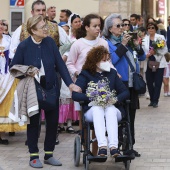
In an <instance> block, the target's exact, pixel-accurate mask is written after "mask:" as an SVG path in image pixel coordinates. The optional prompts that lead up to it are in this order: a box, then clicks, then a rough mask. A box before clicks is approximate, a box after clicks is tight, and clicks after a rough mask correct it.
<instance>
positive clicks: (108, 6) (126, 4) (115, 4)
mask: <svg viewBox="0 0 170 170" xmlns="http://www.w3.org/2000/svg"><path fill="white" fill-rule="evenodd" d="M111 13H119V14H121V15H122V18H129V17H130V15H131V14H132V13H136V14H141V0H99V14H100V15H101V16H103V17H105V16H107V15H109V14H111Z"/></svg>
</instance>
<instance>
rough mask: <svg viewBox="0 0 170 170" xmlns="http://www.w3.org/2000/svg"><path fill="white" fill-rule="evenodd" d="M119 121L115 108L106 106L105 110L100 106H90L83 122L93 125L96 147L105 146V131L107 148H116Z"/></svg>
mask: <svg viewBox="0 0 170 170" xmlns="http://www.w3.org/2000/svg"><path fill="white" fill-rule="evenodd" d="M121 119H122V116H121V112H120V111H119V110H118V109H117V108H116V107H115V106H108V107H107V108H106V109H104V108H103V107H101V106H92V107H91V108H90V109H89V110H88V111H87V112H86V113H85V120H86V121H88V122H93V124H94V130H95V134H96V138H97V141H98V147H101V146H107V139H106V136H105V132H106V129H107V133H108V144H109V145H108V146H109V148H111V147H116V148H117V147H118V121H120V120H121ZM105 120H106V121H105ZM105 122H106V126H105ZM105 127H106V129H105Z"/></svg>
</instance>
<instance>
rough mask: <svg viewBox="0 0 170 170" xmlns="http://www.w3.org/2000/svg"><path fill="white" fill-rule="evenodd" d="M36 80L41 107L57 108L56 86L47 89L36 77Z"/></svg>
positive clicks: (47, 109)
mask: <svg viewBox="0 0 170 170" xmlns="http://www.w3.org/2000/svg"><path fill="white" fill-rule="evenodd" d="M34 81H35V87H36V92H37V99H38V104H39V108H40V109H43V110H45V111H50V110H55V109H57V91H56V87H53V88H52V89H50V90H46V89H45V88H43V87H42V86H41V84H40V83H39V82H38V81H37V80H36V79H34Z"/></svg>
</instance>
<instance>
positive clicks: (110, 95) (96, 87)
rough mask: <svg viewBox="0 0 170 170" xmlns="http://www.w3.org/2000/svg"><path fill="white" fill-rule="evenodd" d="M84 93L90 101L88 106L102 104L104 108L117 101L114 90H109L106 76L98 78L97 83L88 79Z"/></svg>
mask: <svg viewBox="0 0 170 170" xmlns="http://www.w3.org/2000/svg"><path fill="white" fill-rule="evenodd" d="M86 95H87V97H89V99H90V101H91V102H90V103H89V104H88V106H102V107H103V108H106V107H107V106H110V105H113V104H115V103H116V102H117V98H116V91H115V90H113V91H110V88H109V81H108V79H107V78H104V79H102V80H99V81H98V82H97V83H94V82H93V81H90V82H89V83H88V87H87V89H86Z"/></svg>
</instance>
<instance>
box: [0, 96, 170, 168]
mask: <svg viewBox="0 0 170 170" xmlns="http://www.w3.org/2000/svg"><path fill="white" fill-rule="evenodd" d="M169 103H170V97H167V98H165V97H163V93H162V94H161V97H160V102H159V107H158V108H156V109H155V108H152V107H148V106H147V105H148V104H149V100H146V99H145V97H140V108H141V109H139V110H137V113H136V121H135V126H136V144H135V145H134V149H135V150H137V151H139V153H141V157H140V158H135V160H132V162H131V164H130V170H170V154H169V153H170V145H169V141H170V131H169V129H170V124H169V120H170V112H169V110H170V104H169ZM75 129H78V127H75ZM44 136H45V127H44V125H42V131H41V136H40V139H39V149H40V152H39V153H40V160H41V161H42V162H43V157H44V151H43V147H44V144H43V141H44ZM75 136H76V134H68V133H62V134H60V135H59V140H60V144H59V145H57V146H56V148H55V151H54V156H55V157H56V158H57V159H59V160H60V161H61V162H62V164H63V165H62V166H61V167H53V166H50V165H44V168H43V169H44V170H84V165H83V163H82V154H81V160H80V166H79V167H75V166H74V160H73V144H74V138H75ZM6 138H8V139H9V142H10V143H9V145H7V146H4V145H0V153H1V154H0V170H32V168H31V167H30V166H29V153H28V147H27V146H25V140H26V133H25V132H17V133H16V135H15V136H13V137H9V136H8V134H6ZM98 169H100V170H112V169H114V170H124V169H125V167H124V164H123V163H122V162H121V163H115V162H114V159H112V158H110V157H109V156H108V159H107V161H106V162H105V163H91V164H90V170H98Z"/></svg>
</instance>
